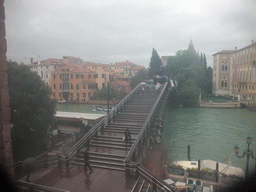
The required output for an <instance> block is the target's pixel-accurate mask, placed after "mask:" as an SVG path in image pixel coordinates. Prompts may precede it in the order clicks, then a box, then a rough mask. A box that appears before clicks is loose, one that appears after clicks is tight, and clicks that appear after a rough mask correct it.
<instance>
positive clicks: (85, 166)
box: [84, 149, 92, 173]
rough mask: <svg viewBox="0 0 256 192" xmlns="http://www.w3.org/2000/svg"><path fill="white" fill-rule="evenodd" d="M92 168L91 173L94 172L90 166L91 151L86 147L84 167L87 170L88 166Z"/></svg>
mask: <svg viewBox="0 0 256 192" xmlns="http://www.w3.org/2000/svg"><path fill="white" fill-rule="evenodd" d="M87 167H88V168H89V169H90V173H92V168H91V166H90V162H89V153H88V151H87V149H85V151H84V169H85V170H86V168H87Z"/></svg>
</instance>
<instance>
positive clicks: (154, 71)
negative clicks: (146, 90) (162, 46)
mask: <svg viewBox="0 0 256 192" xmlns="http://www.w3.org/2000/svg"><path fill="white" fill-rule="evenodd" d="M148 75H149V77H150V78H151V77H152V76H154V75H160V76H161V75H163V64H162V61H161V59H160V57H159V55H158V54H157V52H156V50H155V49H154V48H153V51H152V56H151V60H150V63H149V69H148Z"/></svg>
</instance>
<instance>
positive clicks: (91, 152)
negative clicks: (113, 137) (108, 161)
mask: <svg viewBox="0 0 256 192" xmlns="http://www.w3.org/2000/svg"><path fill="white" fill-rule="evenodd" d="M89 154H92V155H100V156H106V157H114V158H120V159H123V158H125V157H126V156H125V155H119V154H110V153H100V152H94V151H89Z"/></svg>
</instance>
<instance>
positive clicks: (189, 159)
mask: <svg viewBox="0 0 256 192" xmlns="http://www.w3.org/2000/svg"><path fill="white" fill-rule="evenodd" d="M188 161H191V158H190V145H188Z"/></svg>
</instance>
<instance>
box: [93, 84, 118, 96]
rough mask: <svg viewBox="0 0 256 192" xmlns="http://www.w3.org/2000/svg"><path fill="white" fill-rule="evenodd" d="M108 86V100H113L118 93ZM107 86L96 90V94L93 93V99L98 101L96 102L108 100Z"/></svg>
mask: <svg viewBox="0 0 256 192" xmlns="http://www.w3.org/2000/svg"><path fill="white" fill-rule="evenodd" d="M108 86H109V99H110V100H111V99H115V98H117V97H118V93H117V91H116V90H115V88H114V87H113V86H111V85H108ZM108 86H106V87H102V88H101V89H100V90H98V91H97V92H95V94H94V95H93V98H94V99H98V100H107V99H108Z"/></svg>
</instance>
